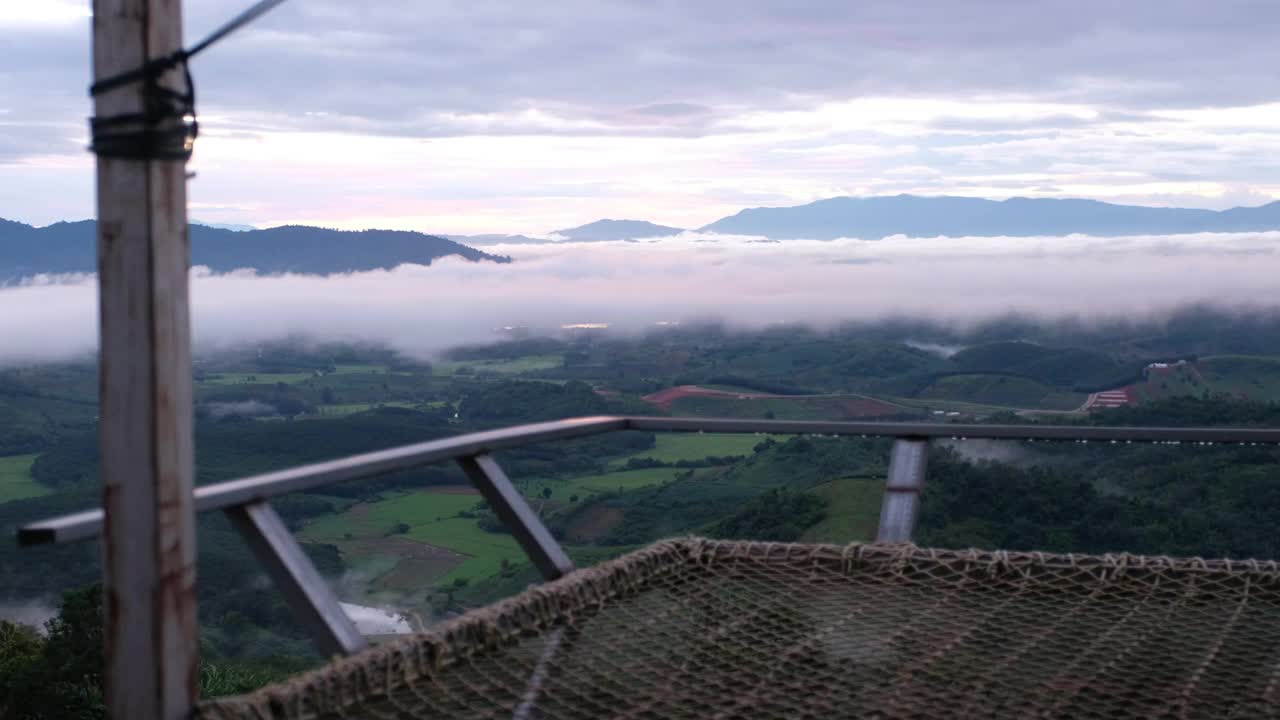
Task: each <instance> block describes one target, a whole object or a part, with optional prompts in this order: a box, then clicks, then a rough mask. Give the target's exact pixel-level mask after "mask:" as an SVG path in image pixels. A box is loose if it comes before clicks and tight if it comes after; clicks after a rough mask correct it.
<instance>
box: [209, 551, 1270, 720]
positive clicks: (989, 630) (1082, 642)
mask: <svg viewBox="0 0 1280 720" xmlns="http://www.w3.org/2000/svg"><path fill="white" fill-rule="evenodd" d="M197 715H198V717H201V718H206V719H216V720H240V719H244V718H253V719H255V720H266V719H271V720H277V719H295V718H297V719H301V718H306V719H309V720H310V719H317V720H319V719H324V720H329V719H334V720H336V719H337V718H351V717H356V718H397V719H401V718H404V719H407V718H414V719H415V720H416V719H418V718H584V719H586V718H591V719H593V720H594V719H595V718H788V719H789V718H841V717H849V718H852V717H859V718H862V717H865V718H944V717H947V718H950V717H1001V718H1005V717H1069V718H1183V717H1188V718H1253V717H1280V566H1277V564H1276V563H1274V562H1265V563H1263V562H1256V561H1248V562H1241V561H1204V560H1199V559H1191V560H1182V559H1171V558H1164V557H1140V556H1132V555H1107V556H1081V555H1050V554H1041V553H1009V552H982V551H948V550H928V549H921V548H917V547H915V546H912V545H858V544H855V545H849V546H847V547H841V546H835V545H787V544H774V543H754V542H724V541H712V540H702V539H680V540H668V541H664V542H661V543H658V544H656V545H652V546H650V547H648V548H645V549H643V550H639V551H636V552H633V553H631V554H629V555H626V556H624V557H621V558H619V559H617V560H614V561H611V562H607V563H604V564H602V565H599V566H597V567H593V568H589V569H584V570H579V571H577V572H574V573H572V574H570V575H568V576H566V577H565V578H562V579H560V580H558V581H555V582H552V583H548V584H546V585H542V586H539V587H535V588H531V589H530V590H528V591H526V592H524V593H523V594H521V595H518V596H516V597H514V598H511V599H509V600H505V601H502V602H500V603H497V604H495V605H493V606H490V607H488V608H484V609H481V610H476V611H472V612H470V613H467V614H466V615H463V616H460V617H458V618H455V619H453V620H450V621H448V622H445V623H443V624H441V625H440V626H438V627H436V628H434V629H432V630H430V631H429V632H425V633H422V634H419V635H414V636H409V637H406V638H403V639H399V640H396V641H394V642H390V643H387V644H384V645H380V646H378V647H375V648H373V649H370V650H368V651H366V652H364V653H362V654H360V655H357V656H355V657H352V658H347V659H342V660H337V661H335V662H333V663H332V664H330V665H328V666H326V667H325V668H323V669H321V670H318V671H315V672H312V673H309V674H306V675H303V676H300V677H299V678H296V679H294V680H291V681H289V682H286V683H283V684H281V685H278V686H273V687H268V688H265V689H263V690H260V691H258V692H256V693H253V694H250V695H246V696H241V697H236V698H228V699H221V700H217V701H211V702H206V703H204V704H203V705H202V706H201V707H200V709H199V710H198V712H197Z"/></svg>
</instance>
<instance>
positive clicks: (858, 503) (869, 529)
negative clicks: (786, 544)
mask: <svg viewBox="0 0 1280 720" xmlns="http://www.w3.org/2000/svg"><path fill="white" fill-rule="evenodd" d="M811 492H813V493H814V494H816V495H818V496H819V497H821V498H823V499H824V500H826V501H827V516H826V517H824V518H823V519H822V521H821V522H819V523H818V524H817V525H814V526H813V527H811V528H809V529H808V530H806V531H805V533H804V535H802V536H801V537H800V542H820V543H837V544H844V543H849V542H869V541H871V540H872V539H874V538H875V536H876V527H877V526H878V525H879V524H880V500H881V496H882V495H883V494H884V480H883V479H881V478H840V479H839V480H832V481H831V482H828V483H823V484H821V485H818V486H817V487H814V488H812V489H811Z"/></svg>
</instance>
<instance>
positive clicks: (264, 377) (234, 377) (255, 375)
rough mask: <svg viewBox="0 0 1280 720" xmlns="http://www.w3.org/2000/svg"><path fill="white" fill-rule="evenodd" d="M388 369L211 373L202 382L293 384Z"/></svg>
mask: <svg viewBox="0 0 1280 720" xmlns="http://www.w3.org/2000/svg"><path fill="white" fill-rule="evenodd" d="M385 374H387V369H386V367H385V366H383V365H336V366H334V370H333V372H329V373H324V374H317V373H314V372H291V373H268V372H253V371H251V370H250V371H243V372H242V371H237V372H220V373H210V374H208V375H206V376H205V377H204V379H202V380H201V381H200V382H201V384H203V385H245V384H251V385H274V384H276V383H285V384H293V383H300V382H305V381H307V380H313V379H316V380H321V379H324V378H330V377H333V376H334V375H385Z"/></svg>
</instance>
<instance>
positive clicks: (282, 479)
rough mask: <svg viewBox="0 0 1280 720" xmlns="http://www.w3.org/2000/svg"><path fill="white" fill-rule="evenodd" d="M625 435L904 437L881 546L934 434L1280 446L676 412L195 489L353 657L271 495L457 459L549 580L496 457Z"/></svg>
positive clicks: (78, 520)
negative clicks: (511, 451) (583, 439)
mask: <svg viewBox="0 0 1280 720" xmlns="http://www.w3.org/2000/svg"><path fill="white" fill-rule="evenodd" d="M618 430H644V431H657V432H718V433H769V434H800V435H827V436H846V437H848V436H856V437H868V438H869V437H887V438H894V444H893V448H892V451H891V453H890V459H889V469H888V473H887V478H886V482H885V493H884V499H883V501H882V505H881V510H880V525H879V528H878V529H877V532H876V540H877V541H879V542H905V541H908V540H910V539H911V537H912V534H913V533H914V531H915V525H916V518H917V516H918V515H919V498H920V493H921V491H922V490H923V488H924V480H925V472H926V466H927V463H928V447H929V442H930V441H931V440H934V439H989V440H1047V441H1080V442H1088V441H1101V442H1112V443H1120V442H1125V443H1131V442H1151V443H1169V444H1182V443H1190V444H1201V445H1208V444H1216V443H1223V444H1280V429H1270V428H1265V429H1264V428H1151V427H1096V426H1083V425H1082V426H1071V425H977V424H960V423H910V422H843V421H807V420H799V421H797V420H735V419H715V418H671V417H639V416H636V417H612V416H601V417H583V418H572V419H568V420H558V421H555V422H544V423H534V424H529V425H517V426H514V427H508V428H503V429H500V430H487V431H483V432H474V433H467V434H464V435H458V436H455V437H450V438H444V439H441V440H432V441H429V442H423V443H417V444H414V445H406V446H403V447H398V448H392V449H389V450H379V451H377V452H371V453H364V454H361V455H352V456H350V457H346V458H341V459H338V460H330V461H327V462H320V463H314V464H311V465H302V466H299V467H295V468H291V469H288V470H281V471H278V472H271V473H265V474H262V475H253V476H250V477H246V478H241V479H239V480H231V481H228V482H222V483H216V484H212V485H204V486H201V487H198V488H196V489H195V509H196V511H197V512H210V511H214V510H221V511H223V512H224V513H226V514H227V516H228V517H229V518H230V520H231V521H232V524H233V525H234V526H235V527H236V529H237V530H239V531H240V533H241V535H242V536H243V537H244V539H245V541H246V542H247V543H248V544H249V547H250V549H251V550H252V551H253V553H254V554H255V555H256V556H257V558H258V560H259V561H260V562H261V563H262V564H263V566H264V568H265V569H266V570H267V572H268V574H269V575H270V576H271V577H272V579H273V580H274V581H275V583H276V585H277V587H279V589H280V590H281V592H282V593H283V594H284V595H285V598H286V600H287V601H288V602H289V604H290V605H291V606H292V607H293V608H294V610H295V612H296V614H297V616H298V618H299V619H300V620H301V622H302V623H303V624H304V625H305V626H306V628H307V630H308V631H309V632H310V633H311V635H312V637H313V639H314V640H315V642H316V644H317V645H318V646H319V648H320V650H321V651H322V652H325V653H326V654H344V655H349V654H352V653H355V652H358V651H359V650H361V649H363V648H364V647H366V642H365V640H364V638H363V637H362V636H361V635H360V634H359V632H357V631H356V628H355V626H354V624H352V622H351V619H350V618H349V617H347V615H346V613H345V612H343V610H342V608H341V606H340V605H339V603H338V600H337V597H336V596H334V594H333V592H332V590H330V589H329V587H328V585H327V584H326V583H325V582H324V580H323V579H322V578H321V577H320V574H319V573H318V572H317V571H316V569H315V567H314V565H312V563H311V561H310V560H309V559H307V556H306V554H305V553H304V552H303V551H302V548H301V546H300V545H299V544H298V542H297V540H296V538H294V537H293V535H292V533H290V532H289V530H288V528H287V527H286V525H285V523H284V521H283V520H282V519H281V518H280V516H279V515H278V514H277V513H276V512H275V510H274V509H273V508H272V507H271V505H270V503H269V500H270V499H271V498H274V497H278V496H280V495H285V494H287V493H292V492H298V491H302V490H311V489H314V488H317V487H323V486H325V485H331V484H333V483H338V482H343V481H347V480H356V479H359V478H365V477H370V476H373V475H380V474H383V473H388V472H395V471H399V470H407V469H410V468H414V467H418V466H421V465H427V464H431V463H437V462H445V461H453V462H456V463H458V465H459V466H460V467H461V468H462V470H463V472H464V473H465V474H466V476H467V478H468V479H469V480H470V481H471V482H472V484H474V485H475V486H476V488H477V489H478V490H479V491H480V493H481V495H483V496H484V499H485V500H486V501H487V502H488V503H489V505H490V506H491V507H492V508H493V510H494V513H495V514H496V515H497V516H498V518H499V519H500V520H501V521H502V522H503V524H504V525H506V527H507V528H508V529H509V530H510V531H511V533H512V535H513V536H514V537H515V539H516V541H517V542H518V543H519V544H520V546H521V548H522V549H523V550H524V551H525V553H526V554H527V555H528V556H529V559H530V560H531V561H532V562H533V565H534V567H536V568H537V569H538V570H539V572H540V573H541V574H542V576H543V577H544V578H546V579H548V580H551V579H555V578H557V577H560V576H562V575H564V574H565V573H567V572H569V571H571V570H572V569H573V563H572V562H571V561H570V560H569V558H568V556H567V555H566V554H565V552H564V550H563V548H561V547H560V545H559V544H558V543H557V542H556V541H555V540H554V539H553V538H552V536H551V533H550V532H548V530H547V528H546V527H545V526H544V525H543V523H542V521H541V519H539V517H538V515H537V513H535V512H533V510H532V509H531V508H530V507H529V505H528V503H527V502H526V501H525V499H524V497H523V496H522V495H521V494H520V493H519V492H518V491H517V490H516V488H515V486H514V485H512V483H511V481H510V479H508V478H507V476H506V473H505V472H503V470H502V468H501V467H500V466H499V465H498V463H497V461H496V460H494V458H493V456H492V453H494V452H496V451H499V450H507V449H511V448H517V447H522V446H525V445H531V444H534V443H539V442H549V441H554V440H566V439H569V438H576V437H585V436H588V435H597V434H600V433H605V432H613V431H618ZM102 529H103V512H102V510H101V509H96V510H88V511H85V512H80V513H75V514H72V515H64V516H61V517H55V518H51V519H48V520H41V521H38V522H34V523H31V524H28V525H25V526H23V527H22V528H20V529H19V530H18V542H19V544H21V545H41V544H50V543H68V542H74V541H77V540H86V539H90V538H94V537H97V536H98V535H101V534H102Z"/></svg>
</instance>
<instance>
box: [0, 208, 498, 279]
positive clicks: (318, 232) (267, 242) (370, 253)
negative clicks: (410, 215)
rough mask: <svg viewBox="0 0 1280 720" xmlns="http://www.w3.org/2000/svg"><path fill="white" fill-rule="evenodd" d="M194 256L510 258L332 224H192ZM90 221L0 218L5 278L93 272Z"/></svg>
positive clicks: (263, 263) (251, 259) (265, 264)
mask: <svg viewBox="0 0 1280 720" xmlns="http://www.w3.org/2000/svg"><path fill="white" fill-rule="evenodd" d="M190 227H191V263H192V264H193V265H204V266H208V267H209V268H211V269H212V270H214V271H217V272H226V271H230V270H236V269H240V268H253V269H255V270H257V271H259V272H262V273H281V272H297V273H311V274H322V275H327V274H331V273H340V272H351V271H359V270H374V269H380V268H382V269H386V268H393V267H395V266H397V265H400V264H403V263H416V264H421V265H430V264H431V263H432V262H433V261H435V260H438V259H440V258H443V257H448V256H458V257H461V258H464V259H466V260H471V261H480V260H488V261H492V262H510V258H506V257H502V256H498V255H491V254H489V253H486V252H482V251H480V250H477V249H475V248H472V247H468V246H466V245H463V244H461V243H457V242H454V241H452V240H447V239H445V238H442V237H437V236H434V235H424V234H422V233H417V232H407V231H400V230H360V231H346V230H330V229H328V228H318V227H307V226H302V225H286V226H282V227H274V228H270V229H266V230H244V231H232V230H227V229H222V228H213V227H207V226H204V225H195V224H193V225H191V226H190ZM96 232H97V223H95V222H94V221H92V220H82V221H79V222H60V223H54V224H52V225H48V226H45V227H33V226H31V225H27V224H24V223H19V222H13V221H11V220H3V219H0V281H3V280H5V279H13V278H18V277H23V276H27V275H32V274H37V273H74V272H94V271H95V270H96V267H97V265H96V259H95V253H96V249H95V242H96V241H95V234H96Z"/></svg>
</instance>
